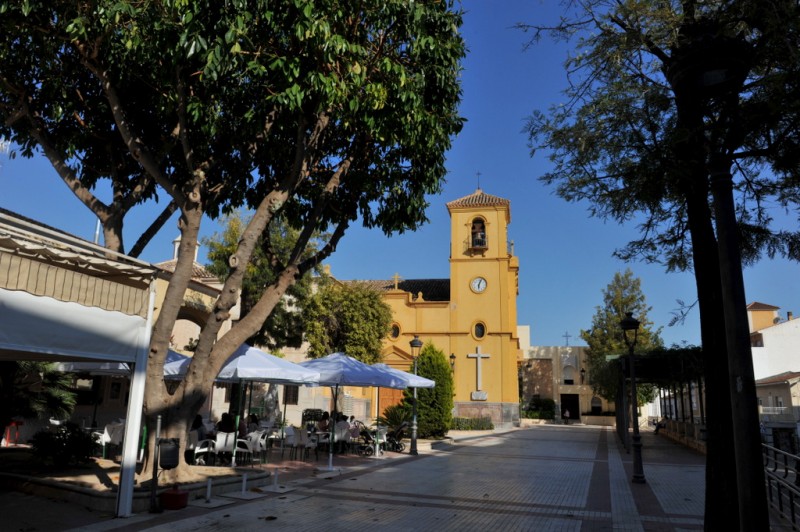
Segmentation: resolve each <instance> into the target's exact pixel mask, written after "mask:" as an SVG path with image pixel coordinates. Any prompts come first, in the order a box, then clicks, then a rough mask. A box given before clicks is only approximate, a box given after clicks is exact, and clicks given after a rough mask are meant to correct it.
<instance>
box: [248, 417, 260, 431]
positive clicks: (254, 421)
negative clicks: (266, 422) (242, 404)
mask: <svg viewBox="0 0 800 532" xmlns="http://www.w3.org/2000/svg"><path fill="white" fill-rule="evenodd" d="M259 429H260V427H259V426H258V416H257V415H255V414H250V415H249V416H247V433H248V434H249V433H251V432H256V431H257V430H259Z"/></svg>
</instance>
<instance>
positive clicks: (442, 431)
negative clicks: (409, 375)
mask: <svg viewBox="0 0 800 532" xmlns="http://www.w3.org/2000/svg"><path fill="white" fill-rule="evenodd" d="M413 369H414V368H413V366H412V367H411V368H409V371H410V372H413ZM417 374H419V375H421V376H423V377H425V378H427V379H431V380H433V381H436V386H435V387H433V388H418V389H417V437H419V438H443V437H444V436H446V435H447V431H448V430H450V426H451V425H452V422H453V372H452V370H451V368H450V363H449V362H448V361H447V357H446V356H445V354H444V351H442V350H441V349H438V348H437V347H436V346H434V345H433V344H432V343H431V342H428V343H426V344H425V345H424V346H423V348H422V351H421V352H420V354H419V356H418V357H417ZM413 401H414V393H413V390H410V389H406V391H405V392H404V397H403V402H404V404H405V405H406V406H405V407H404V408H405V409H407V410H409V411H410V409H411V405H412V404H413Z"/></svg>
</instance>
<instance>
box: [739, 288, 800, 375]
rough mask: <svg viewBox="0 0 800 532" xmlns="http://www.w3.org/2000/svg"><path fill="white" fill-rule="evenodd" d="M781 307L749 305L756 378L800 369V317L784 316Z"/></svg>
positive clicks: (762, 304)
mask: <svg viewBox="0 0 800 532" xmlns="http://www.w3.org/2000/svg"><path fill="white" fill-rule="evenodd" d="M778 310H780V309H779V307H774V306H772V305H767V304H765V303H758V302H755V303H750V304H749V305H747V318H748V323H749V325H750V346H751V348H752V352H753V372H754V374H755V378H756V380H758V379H764V378H766V377H769V376H772V375H778V374H780V373H784V372H787V371H800V320H796V319H794V317H793V315H792V313H791V312H788V313H787V314H786V319H783V318H781V316H780V315H779V314H778Z"/></svg>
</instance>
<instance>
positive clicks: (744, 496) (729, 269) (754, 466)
mask: <svg viewBox="0 0 800 532" xmlns="http://www.w3.org/2000/svg"><path fill="white" fill-rule="evenodd" d="M711 190H712V192H713V197H714V214H715V215H716V216H715V219H716V222H717V224H716V227H717V241H718V250H719V265H720V280H721V282H722V304H723V309H724V317H725V339H726V341H727V351H728V368H729V376H728V393H729V394H730V401H731V407H732V413H733V416H732V425H733V433H734V434H733V439H732V440H731V441H732V443H733V447H734V451H735V453H736V463H737V465H738V468H737V469H736V474H737V479H738V485H739V492H738V493H739V504H738V507H739V521H740V530H744V531H751V530H768V529H769V510H768V508H767V494H766V490H765V487H764V466H763V464H762V463H761V439H760V434H759V431H758V430H757V427H758V411H757V406H756V405H757V404H758V403H757V400H758V399H757V396H756V384H755V378H754V376H753V355H752V352H751V350H750V330H749V325H748V319H747V310H746V308H747V300H746V298H745V290H744V279H743V277H742V258H741V253H740V251H739V231H738V223H737V220H736V213H735V206H734V200H733V180H732V178H731V174H730V170H729V168H728V167H727V166H726V165H724V164H723V167H722V168H712V175H711Z"/></svg>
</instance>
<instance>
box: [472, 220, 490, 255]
mask: <svg viewBox="0 0 800 532" xmlns="http://www.w3.org/2000/svg"><path fill="white" fill-rule="evenodd" d="M487 247H488V246H487V242H486V224H485V222H484V221H483V219H481V218H475V219H474V220H472V248H473V249H486V248H487Z"/></svg>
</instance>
